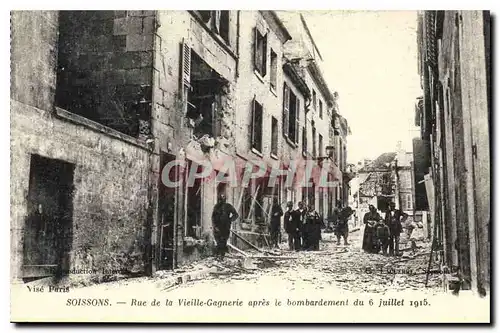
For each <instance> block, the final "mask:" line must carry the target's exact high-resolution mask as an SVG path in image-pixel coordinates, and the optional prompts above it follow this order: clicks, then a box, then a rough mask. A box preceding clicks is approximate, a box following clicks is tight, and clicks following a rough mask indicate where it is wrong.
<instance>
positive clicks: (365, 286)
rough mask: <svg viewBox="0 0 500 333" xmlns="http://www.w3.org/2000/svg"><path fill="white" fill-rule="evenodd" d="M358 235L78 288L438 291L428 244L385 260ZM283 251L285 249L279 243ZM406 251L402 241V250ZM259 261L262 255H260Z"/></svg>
mask: <svg viewBox="0 0 500 333" xmlns="http://www.w3.org/2000/svg"><path fill="white" fill-rule="evenodd" d="M360 242H361V235H360V231H356V232H353V233H351V236H350V244H349V245H348V246H344V245H337V244H336V239H334V236H333V234H328V233H327V234H323V240H322V242H321V249H320V251H316V252H289V251H285V250H280V251H279V252H281V253H282V254H281V255H280V256H272V257H271V258H272V259H265V258H260V259H246V260H243V259H242V258H240V257H236V256H235V255H233V254H230V255H229V256H228V257H227V258H226V259H225V260H224V262H223V263H220V262H217V261H215V260H214V259H212V258H208V259H206V260H203V261H202V262H200V263H197V264H193V265H189V266H186V267H181V268H179V269H177V270H175V271H174V272H167V271H165V272H161V273H159V274H156V276H155V277H152V278H134V279H128V280H121V281H115V282H110V283H103V284H99V285H94V286H88V287H84V288H81V289H88V290H92V291H94V290H96V289H100V290H103V291H104V290H106V291H112V290H119V291H120V292H123V293H125V294H126V293H128V291H127V290H129V289H136V288H140V289H141V290H143V291H144V292H146V290H147V291H151V292H155V293H158V292H161V293H168V294H171V295H173V296H179V297H182V295H183V294H185V293H186V292H189V293H191V292H193V293H197V292H198V293H200V292H202V293H203V294H204V293H210V290H216V289H217V288H219V287H220V286H221V285H224V287H225V288H226V287H228V288H230V289H224V290H225V293H228V294H230V290H232V289H231V287H234V290H238V289H240V288H247V289H248V290H253V289H254V288H255V289H259V288H260V289H261V288H263V287H264V286H270V287H271V288H273V289H275V290H276V289H279V290H281V291H282V292H284V293H286V291H290V292H291V291H301V290H305V291H307V292H311V291H313V290H316V291H319V292H320V291H322V290H338V291H341V290H344V291H347V292H370V293H385V292H387V291H411V290H419V291H426V290H427V291H428V292H429V293H432V294H435V293H439V292H440V279H441V275H440V274H437V267H434V266H433V267H431V274H430V275H429V283H428V287H427V288H425V279H426V271H427V264H428V259H429V255H428V253H429V244H428V243H424V242H420V243H418V246H419V249H418V250H417V252H416V255H415V256H412V257H411V256H410V255H408V253H409V251H408V250H406V251H404V252H403V253H404V254H403V256H402V257H387V256H383V255H381V254H367V253H364V252H362V251H361V249H360V247H361V246H360ZM282 247H286V245H285V244H284V243H282ZM405 247H406V244H405V240H404V239H402V244H401V248H402V249H403V250H404V249H405ZM262 257H264V256H262ZM207 268H209V269H212V271H211V272H210V273H209V274H206V275H204V276H202V277H201V278H198V279H196V278H195V276H196V274H195V273H196V272H197V271H201V270H203V269H207ZM186 272H187V273H189V272H192V274H191V276H192V277H191V280H190V281H185V282H184V283H181V284H176V285H173V286H171V285H168V284H167V282H166V281H168V278H169V277H171V276H172V275H175V274H178V275H179V274H182V273H186Z"/></svg>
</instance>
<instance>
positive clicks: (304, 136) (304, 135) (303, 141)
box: [302, 127, 307, 154]
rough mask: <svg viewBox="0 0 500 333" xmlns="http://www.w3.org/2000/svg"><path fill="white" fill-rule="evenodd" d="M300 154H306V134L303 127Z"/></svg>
mask: <svg viewBox="0 0 500 333" xmlns="http://www.w3.org/2000/svg"><path fill="white" fill-rule="evenodd" d="M302 153H304V154H307V132H306V128H305V127H302Z"/></svg>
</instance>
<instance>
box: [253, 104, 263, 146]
mask: <svg viewBox="0 0 500 333" xmlns="http://www.w3.org/2000/svg"><path fill="white" fill-rule="evenodd" d="M258 116H260V117H258ZM259 118H260V119H259ZM263 120H264V106H263V105H262V104H260V103H259V102H258V101H257V100H256V99H255V98H254V99H253V101H252V128H251V130H252V132H251V134H252V135H251V147H252V149H255V150H256V151H258V152H259V153H262V124H263ZM257 122H259V123H257Z"/></svg>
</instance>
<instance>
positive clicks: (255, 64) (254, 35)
mask: <svg viewBox="0 0 500 333" xmlns="http://www.w3.org/2000/svg"><path fill="white" fill-rule="evenodd" d="M258 37H259V31H258V30H257V27H254V28H253V68H254V69H256V68H257V64H258V62H257V45H258V44H257V43H258Z"/></svg>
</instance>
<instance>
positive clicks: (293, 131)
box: [283, 83, 300, 144]
mask: <svg viewBox="0 0 500 333" xmlns="http://www.w3.org/2000/svg"><path fill="white" fill-rule="evenodd" d="M299 115H300V100H299V99H298V98H297V96H295V94H294V93H293V92H292V91H291V90H290V87H288V85H287V84H286V83H285V84H284V85H283V135H284V136H285V137H286V138H288V140H290V141H291V142H293V143H295V144H298V143H299Z"/></svg>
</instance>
